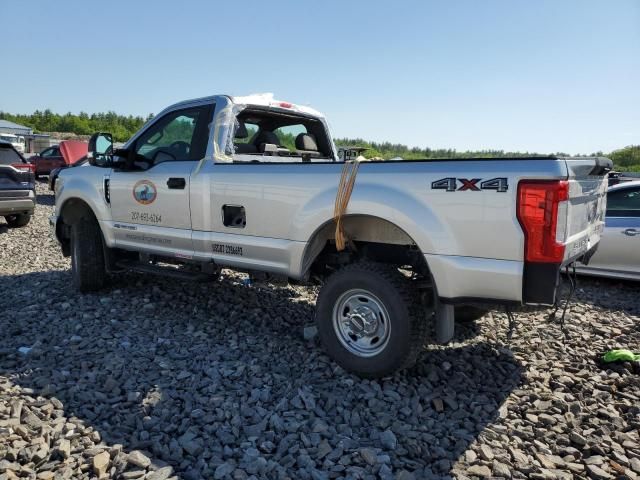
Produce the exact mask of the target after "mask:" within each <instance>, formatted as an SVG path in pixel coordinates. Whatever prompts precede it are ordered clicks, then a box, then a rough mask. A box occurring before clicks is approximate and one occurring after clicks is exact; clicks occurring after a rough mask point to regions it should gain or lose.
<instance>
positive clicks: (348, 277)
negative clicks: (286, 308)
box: [316, 263, 427, 378]
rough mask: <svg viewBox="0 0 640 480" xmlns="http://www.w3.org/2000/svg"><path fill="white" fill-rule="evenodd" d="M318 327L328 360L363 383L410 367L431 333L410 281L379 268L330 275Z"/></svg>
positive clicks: (357, 268) (320, 298) (372, 266)
mask: <svg viewBox="0 0 640 480" xmlns="http://www.w3.org/2000/svg"><path fill="white" fill-rule="evenodd" d="M316 322H317V325H318V333H319V336H320V340H321V341H322V343H323V345H324V347H325V349H326V351H327V353H328V354H329V356H330V357H331V358H332V359H333V360H334V361H335V362H336V363H338V364H339V365H340V366H341V367H342V368H344V369H345V370H348V371H350V372H352V373H355V374H356V375H359V376H361V377H365V378H378V377H384V376H387V375H391V374H392V373H394V372H395V371H397V370H400V369H403V368H407V367H410V366H412V365H413V364H414V363H415V361H416V358H417V356H418V353H419V352H420V350H421V349H422V347H423V345H424V340H425V337H426V332H427V312H425V305H423V304H422V303H421V302H420V301H419V295H418V292H417V290H416V288H415V286H414V285H413V284H412V282H411V280H410V279H409V278H407V277H406V276H405V275H402V274H401V273H400V272H399V271H398V270H397V269H396V268H394V267H391V266H388V265H384V264H378V263H356V264H352V265H349V266H347V267H345V268H343V269H342V270H340V271H338V272H336V273H334V274H333V275H331V276H330V277H329V278H328V279H327V281H326V283H325V285H324V286H323V288H322V290H321V291H320V294H319V296H318V302H317V310H316Z"/></svg>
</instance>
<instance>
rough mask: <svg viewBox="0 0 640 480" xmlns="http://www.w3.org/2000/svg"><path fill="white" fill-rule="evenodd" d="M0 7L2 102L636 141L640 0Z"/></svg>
mask: <svg viewBox="0 0 640 480" xmlns="http://www.w3.org/2000/svg"><path fill="white" fill-rule="evenodd" d="M98 4H99V5H101V6H102V8H96V7H95V6H94V5H98ZM90 5H91V7H89V6H90ZM0 17H1V18H3V20H7V19H12V20H11V21H9V22H6V23H5V21H3V22H2V24H3V27H2V33H3V35H2V37H3V42H2V43H3V46H2V52H3V56H5V55H6V56H7V57H6V58H5V63H4V68H3V69H2V73H1V74H0V110H4V111H9V112H14V113H18V112H20V113H28V112H32V111H33V110H35V109H44V108H50V109H52V110H53V111H56V112H61V113H64V112H67V111H71V112H78V111H81V110H82V111H86V112H89V113H91V112H96V111H106V110H114V111H116V112H118V113H125V114H137V115H146V114H148V113H155V112H158V111H159V110H161V109H162V108H164V107H165V106H167V105H168V104H171V103H173V102H175V101H178V100H182V99H186V98H192V97H198V96H204V95H210V94H215V93H230V94H236V95H243V94H247V93H255V92H274V93H275V95H276V97H277V98H281V99H286V100H289V101H293V102H296V103H302V104H309V105H312V106H313V107H315V108H317V109H318V110H321V111H323V112H324V113H325V114H326V115H327V117H328V119H329V122H330V124H331V127H332V130H333V133H334V134H335V135H336V136H339V137H345V136H348V137H362V138H365V139H369V140H377V141H391V142H398V143H405V144H408V145H411V146H430V147H451V148H456V149H458V150H465V149H484V148H499V149H505V150H520V151H525V150H528V151H537V152H541V153H544V152H555V151H565V152H569V153H590V152H593V151H597V150H603V151H609V150H612V149H615V148H619V147H622V146H625V145H629V144H639V143H640V0H598V1H596V0H536V1H531V0H483V1H477V0H437V1H436V0H434V1H427V0H415V1H401V0H396V1H393V2H391V1H375V0H369V1H344V0H343V1H337V0H328V1H324V2H310V1H309V2H303V1H294V0H283V1H278V0H271V1H268V2H267V1H251V0H245V1H243V2H232V1H227V2H218V1H190V0H181V1H174V0H172V1H164V0H155V1H144V2H143V1H133V0H129V1H120V0H110V1H107V2H100V3H93V2H86V1H75V0H73V1H72V0H69V1H65V0H59V1H55V2H54V1H48V0H42V1H31V0H21V1H19V2H17V1H13V0H0ZM7 58H8V59H9V61H8V62H7ZM9 65H12V66H15V67H17V68H13V67H12V68H9ZM8 73H9V74H8Z"/></svg>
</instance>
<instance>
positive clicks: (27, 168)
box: [11, 163, 36, 172]
mask: <svg viewBox="0 0 640 480" xmlns="http://www.w3.org/2000/svg"><path fill="white" fill-rule="evenodd" d="M11 166H12V167H13V168H15V169H16V170H22V171H24V172H35V170H36V166H35V165H34V164H33V163H12V164H11Z"/></svg>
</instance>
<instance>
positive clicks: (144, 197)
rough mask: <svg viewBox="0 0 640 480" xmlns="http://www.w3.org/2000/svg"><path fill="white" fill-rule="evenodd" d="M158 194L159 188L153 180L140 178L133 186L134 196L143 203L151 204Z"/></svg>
mask: <svg viewBox="0 0 640 480" xmlns="http://www.w3.org/2000/svg"><path fill="white" fill-rule="evenodd" d="M157 196H158V190H157V189H156V186H155V185H154V184H153V182H151V181H149V180H140V181H139V182H136V184H135V185H134V186H133V198H134V199H135V200H136V202H138V203H140V204H142V205H150V204H152V203H153V202H154V200H155V199H156V197H157Z"/></svg>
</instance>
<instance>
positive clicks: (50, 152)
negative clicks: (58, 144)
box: [40, 147, 54, 158]
mask: <svg viewBox="0 0 640 480" xmlns="http://www.w3.org/2000/svg"><path fill="white" fill-rule="evenodd" d="M53 151H54V149H53V148H52V147H51V148H46V149H44V150H43V151H41V152H40V156H41V157H42V158H47V157H52V156H53Z"/></svg>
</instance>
